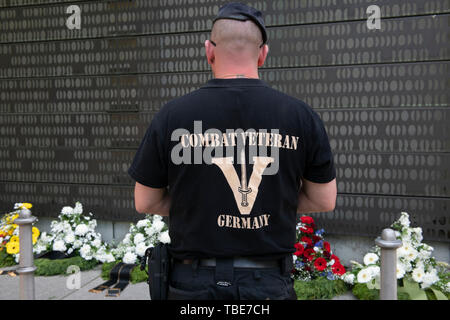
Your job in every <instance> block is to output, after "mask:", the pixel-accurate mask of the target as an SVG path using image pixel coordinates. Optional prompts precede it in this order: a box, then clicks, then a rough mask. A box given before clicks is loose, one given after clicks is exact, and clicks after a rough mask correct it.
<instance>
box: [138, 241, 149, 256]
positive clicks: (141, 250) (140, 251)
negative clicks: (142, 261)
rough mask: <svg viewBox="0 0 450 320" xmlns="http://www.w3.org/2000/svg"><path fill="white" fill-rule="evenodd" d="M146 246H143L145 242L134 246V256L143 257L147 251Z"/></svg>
mask: <svg viewBox="0 0 450 320" xmlns="http://www.w3.org/2000/svg"><path fill="white" fill-rule="evenodd" d="M147 248H148V246H147V245H146V244H145V242H140V243H139V244H138V245H137V246H136V254H137V255H138V256H139V257H143V256H144V254H145V250H147Z"/></svg>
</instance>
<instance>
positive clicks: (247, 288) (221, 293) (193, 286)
mask: <svg viewBox="0 0 450 320" xmlns="http://www.w3.org/2000/svg"><path fill="white" fill-rule="evenodd" d="M168 299H169V300H267V299H269V300H296V299H297V296H296V294H295V291H294V282H293V280H292V278H291V276H290V272H286V271H284V270H282V268H259V269H256V268H234V267H233V266H232V264H231V265H230V264H227V263H225V264H224V265H222V264H221V263H219V262H218V263H217V266H216V267H204V266H198V264H196V263H193V264H182V263H176V262H175V263H174V264H173V266H172V271H171V276H170V285H169V293H168Z"/></svg>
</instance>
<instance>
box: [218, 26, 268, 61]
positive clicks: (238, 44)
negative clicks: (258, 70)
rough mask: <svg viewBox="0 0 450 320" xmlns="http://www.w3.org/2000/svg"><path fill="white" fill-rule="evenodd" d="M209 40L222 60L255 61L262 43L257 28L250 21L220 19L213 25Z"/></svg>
mask: <svg viewBox="0 0 450 320" xmlns="http://www.w3.org/2000/svg"><path fill="white" fill-rule="evenodd" d="M211 39H212V40H213V41H214V42H215V43H217V48H216V50H217V51H218V54H219V55H223V57H224V58H232V59H251V60H255V61H256V60H257V59H258V54H259V50H260V48H259V47H260V45H261V44H262V43H263V39H262V34H261V31H260V30H259V28H258V26H257V25H256V24H255V23H253V22H252V21H251V20H247V21H239V20H232V19H220V20H217V21H216V22H215V23H214V26H213V29H212V31H211Z"/></svg>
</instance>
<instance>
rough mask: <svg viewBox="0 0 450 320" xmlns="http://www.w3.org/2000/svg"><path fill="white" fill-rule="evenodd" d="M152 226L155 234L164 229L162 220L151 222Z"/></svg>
mask: <svg viewBox="0 0 450 320" xmlns="http://www.w3.org/2000/svg"><path fill="white" fill-rule="evenodd" d="M152 225H153V228H155V230H156V232H161V230H162V229H163V228H164V225H165V223H164V221H162V220H156V221H153V224H152Z"/></svg>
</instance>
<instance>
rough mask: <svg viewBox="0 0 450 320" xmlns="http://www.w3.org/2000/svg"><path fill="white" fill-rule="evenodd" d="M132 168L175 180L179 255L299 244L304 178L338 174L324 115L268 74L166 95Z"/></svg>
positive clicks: (155, 179) (152, 182) (276, 251)
mask: <svg viewBox="0 0 450 320" xmlns="http://www.w3.org/2000/svg"><path fill="white" fill-rule="evenodd" d="M128 172H129V174H130V176H131V177H133V178H134V179H135V180H136V181H137V182H139V183H141V184H143V185H146V186H149V187H153V188H164V187H168V188H169V192H170V195H171V208H170V216H169V234H170V238H171V246H170V247H171V253H172V254H173V255H174V256H175V257H176V258H179V259H187V258H206V257H229V256H253V257H261V258H269V257H270V258H275V257H281V256H283V255H286V254H291V253H292V252H293V251H294V248H293V245H294V242H295V225H296V211H297V206H298V196H299V190H300V179H301V178H302V177H303V178H305V179H307V180H309V181H312V182H317V183H326V182H329V181H331V180H333V179H334V178H335V175H336V173H335V168H334V164H333V156H332V153H331V150H330V145H329V141H328V137H327V134H326V132H325V129H324V126H323V123H322V121H321V120H320V118H319V116H318V115H317V114H316V113H315V112H314V111H313V110H312V109H311V108H310V107H309V106H308V105H307V104H305V103H304V102H302V101H300V100H298V99H296V98H293V97H290V96H288V95H286V94H283V93H281V92H279V91H277V90H274V89H272V88H270V87H269V86H268V85H267V84H266V83H265V82H263V81H262V80H259V79H213V80H210V81H209V82H208V83H207V84H206V85H205V86H203V87H201V88H200V89H198V90H195V91H194V92H192V93H190V94H188V95H185V96H183V97H181V98H178V99H175V100H172V101H170V102H169V103H167V104H166V105H165V106H164V107H162V108H161V110H160V111H159V112H158V113H157V114H156V115H155V117H154V119H153V121H152V123H151V125H150V126H149V128H148V130H147V132H146V134H145V136H144V138H143V140H142V142H141V145H140V147H139V149H138V150H137V153H136V156H135V158H134V160H133V163H132V165H131V167H130V169H129V171H128Z"/></svg>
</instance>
